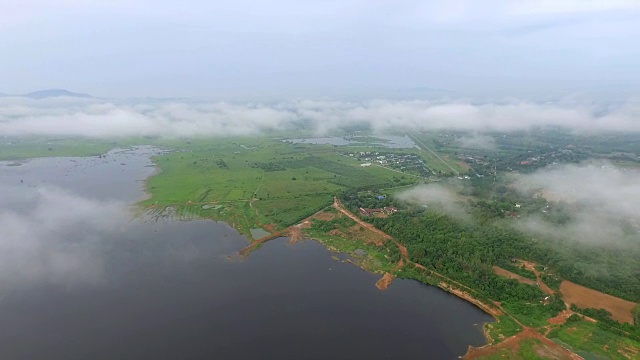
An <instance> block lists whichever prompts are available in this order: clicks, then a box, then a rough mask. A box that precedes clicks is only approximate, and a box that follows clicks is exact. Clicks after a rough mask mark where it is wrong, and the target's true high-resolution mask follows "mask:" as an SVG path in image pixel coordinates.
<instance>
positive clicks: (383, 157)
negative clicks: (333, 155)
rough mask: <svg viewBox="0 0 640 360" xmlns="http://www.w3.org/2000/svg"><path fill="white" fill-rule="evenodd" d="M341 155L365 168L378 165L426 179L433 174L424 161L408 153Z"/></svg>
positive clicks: (369, 152) (376, 152) (355, 153)
mask: <svg viewBox="0 0 640 360" xmlns="http://www.w3.org/2000/svg"><path fill="white" fill-rule="evenodd" d="M342 155H345V156H349V157H351V158H354V159H358V160H359V161H362V164H361V165H360V166H363V167H366V166H371V165H374V164H375V165H378V166H384V167H388V168H391V169H394V170H399V171H402V172H408V173H411V174H414V175H419V176H422V177H427V176H431V175H435V173H434V172H433V171H432V170H431V169H429V168H428V167H427V165H426V164H425V161H424V160H423V159H422V158H421V157H420V156H418V155H415V154H408V153H394V152H379V151H360V152H345V153H342Z"/></svg>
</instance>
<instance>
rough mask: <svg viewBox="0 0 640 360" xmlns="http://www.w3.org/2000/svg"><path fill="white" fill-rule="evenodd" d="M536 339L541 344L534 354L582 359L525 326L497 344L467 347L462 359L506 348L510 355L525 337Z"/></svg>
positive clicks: (574, 359)
mask: <svg viewBox="0 0 640 360" xmlns="http://www.w3.org/2000/svg"><path fill="white" fill-rule="evenodd" d="M531 338H533V339H537V340H539V341H540V342H542V345H538V346H536V347H535V348H534V350H535V352H536V354H538V355H539V356H544V357H545V358H547V359H557V360H578V359H582V357H581V356H579V355H577V354H574V353H572V352H571V351H569V350H568V349H566V348H564V347H562V346H560V345H558V344H556V343H554V342H553V341H551V340H549V339H547V338H546V337H544V336H543V335H542V334H540V333H539V332H537V331H535V330H534V329H532V328H527V327H525V328H524V330H523V331H522V332H520V333H518V334H516V335H514V336H512V337H510V338H507V339H505V340H504V341H502V342H501V343H499V344H496V345H488V346H483V347H480V348H474V347H469V350H468V351H467V353H466V354H465V355H464V357H463V358H464V359H467V360H469V359H482V358H483V357H485V356H490V355H493V354H496V353H498V352H500V351H501V350H507V351H509V352H511V354H512V355H514V356H515V354H516V353H517V352H518V350H519V349H520V342H522V341H523V340H526V339H531Z"/></svg>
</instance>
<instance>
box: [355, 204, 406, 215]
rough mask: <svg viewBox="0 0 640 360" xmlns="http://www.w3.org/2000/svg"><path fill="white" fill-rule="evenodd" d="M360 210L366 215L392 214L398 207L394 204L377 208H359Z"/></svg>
mask: <svg viewBox="0 0 640 360" xmlns="http://www.w3.org/2000/svg"><path fill="white" fill-rule="evenodd" d="M358 211H359V212H360V214H362V215H364V216H375V215H378V214H386V215H391V214H395V213H397V212H398V208H397V207H393V206H385V207H383V208H377V209H367V208H360V209H358Z"/></svg>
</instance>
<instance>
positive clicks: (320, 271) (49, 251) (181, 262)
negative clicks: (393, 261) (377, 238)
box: [0, 147, 492, 359]
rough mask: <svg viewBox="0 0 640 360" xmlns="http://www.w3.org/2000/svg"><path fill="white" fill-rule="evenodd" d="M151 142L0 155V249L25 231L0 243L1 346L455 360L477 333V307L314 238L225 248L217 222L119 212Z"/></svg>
mask: <svg viewBox="0 0 640 360" xmlns="http://www.w3.org/2000/svg"><path fill="white" fill-rule="evenodd" d="M157 151H158V150H157V149H153V148H149V147H141V148H136V149H129V150H115V151H112V152H110V153H108V154H106V155H105V156H103V157H90V158H57V159H54V158H52V159H34V160H30V161H27V162H25V163H24V164H23V165H22V166H3V165H2V164H0V186H2V187H3V188H8V187H11V189H13V190H12V194H13V195H8V194H6V192H2V193H0V224H4V223H6V224H15V225H14V226H15V231H10V232H8V234H9V235H8V236H5V237H3V238H2V239H0V249H10V248H9V246H10V245H11V246H14V245H19V244H20V243H24V242H28V243H29V244H30V246H29V247H24V248H20V251H19V252H12V253H11V258H9V257H8V256H5V257H2V256H0V263H1V264H2V265H0V358H2V359H140V358H149V359H187V358H188V359H212V358H213V359H359V358H362V359H416V358H431V359H454V358H457V357H458V356H460V355H463V354H464V353H465V352H466V350H467V346H468V345H476V346H477V345H482V344H483V343H484V341H485V340H484V337H483V334H482V323H483V322H486V321H491V320H492V318H491V317H490V316H488V315H487V314H485V313H483V312H482V311H480V310H479V309H478V308H476V307H474V306H473V305H471V304H469V303H467V302H465V301H463V300H461V299H459V298H457V297H455V296H453V295H450V294H448V293H446V292H444V291H442V290H440V289H438V288H435V287H431V286H427V285H423V284H420V283H418V282H415V281H409V280H396V281H394V283H393V284H392V285H391V286H390V288H389V289H388V290H387V291H379V290H378V289H377V288H376V287H375V286H374V284H375V282H376V280H378V279H379V277H380V275H378V274H371V273H368V272H366V271H364V270H361V269H359V268H358V267H356V266H354V265H352V264H349V263H343V262H340V261H336V260H334V259H332V257H331V255H332V254H331V253H330V252H329V251H327V250H326V249H325V248H324V247H323V246H322V245H320V244H319V243H317V242H314V241H303V242H300V243H298V244H296V245H289V244H288V239H285V238H280V239H276V240H273V241H271V242H268V243H266V244H265V245H264V246H262V247H261V248H260V249H259V250H257V251H255V252H253V253H252V254H251V256H249V257H247V258H245V259H241V260H238V259H237V258H236V257H233V256H232V255H233V254H235V253H237V251H238V250H240V249H242V248H243V247H245V246H246V245H247V243H248V241H247V239H246V238H245V237H243V236H241V235H240V234H238V233H237V232H236V231H235V230H234V229H233V228H231V227H230V226H228V225H227V224H224V223H220V222H213V221H204V220H198V221H156V220H155V219H154V218H149V217H134V213H133V212H132V211H131V204H132V203H133V202H134V201H135V200H136V199H140V198H142V197H143V196H144V192H143V182H142V181H143V180H144V179H145V178H146V177H148V176H149V175H151V174H152V173H153V172H154V171H155V170H154V168H153V167H151V166H150V165H151V160H150V157H151V156H153V155H154V154H156V153H157ZM123 164H124V165H123ZM51 194H53V195H51ZM25 198H26V199H28V201H22V200H23V199H25ZM51 204H58V205H59V208H58V212H60V214H58V213H57V212H56V213H55V214H51V213H50V212H48V210H49V207H50V206H52V205H51ZM42 207H44V208H45V209H44V210H43V209H41V208H42ZM60 209H62V210H60ZM41 210H42V211H41ZM8 216H11V218H10V220H11V221H8V219H9V218H8ZM47 219H53V220H55V221H47ZM3 221H4V222H3ZM22 223H24V224H25V228H20V227H19V226H21V225H20V224H22ZM14 247H15V246H14ZM54 255H55V256H54ZM27 270H29V271H27ZM36 270H37V271H36Z"/></svg>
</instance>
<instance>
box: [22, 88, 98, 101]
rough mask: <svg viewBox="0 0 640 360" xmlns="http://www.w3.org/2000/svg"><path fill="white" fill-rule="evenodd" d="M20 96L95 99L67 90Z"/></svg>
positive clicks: (49, 90) (48, 90) (38, 92)
mask: <svg viewBox="0 0 640 360" xmlns="http://www.w3.org/2000/svg"><path fill="white" fill-rule="evenodd" d="M18 96H22V97H28V98H31V99H47V98H53V97H62V96H66V97H76V98H92V97H93V96H91V95H89V94H82V93H75V92H72V91H69V90H65V89H47V90H40V91H34V92H30V93H27V94H21V95H18Z"/></svg>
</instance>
